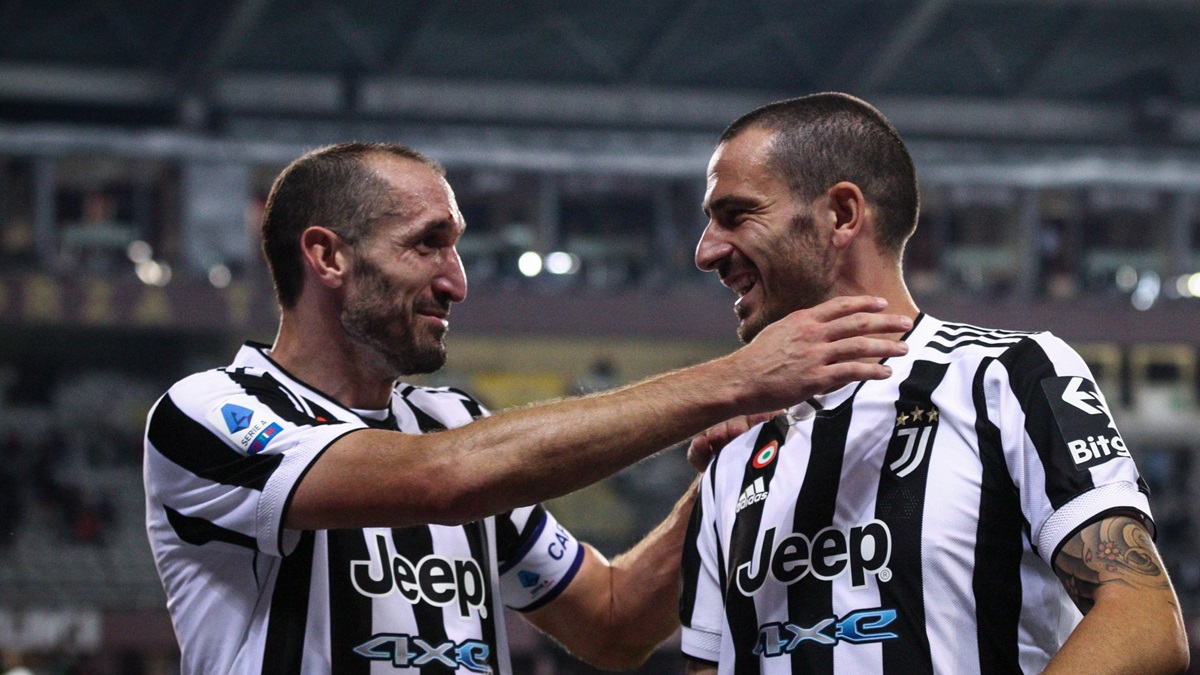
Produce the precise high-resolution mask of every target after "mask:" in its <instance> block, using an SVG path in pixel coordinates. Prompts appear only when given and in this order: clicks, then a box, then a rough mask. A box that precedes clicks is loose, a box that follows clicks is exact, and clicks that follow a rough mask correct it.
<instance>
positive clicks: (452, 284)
mask: <svg viewBox="0 0 1200 675" xmlns="http://www.w3.org/2000/svg"><path fill="white" fill-rule="evenodd" d="M433 290H434V291H436V292H437V293H438V294H440V295H444V296H445V297H446V298H447V299H448V300H450V302H462V301H463V300H465V299H466V297H467V271H466V270H465V269H463V265H462V259H461V258H459V257H458V251H457V250H456V249H454V248H451V249H450V250H449V253H447V254H446V257H445V260H444V261H443V263H442V269H441V271H440V272H439V274H438V276H437V277H436V278H435V279H434V280H433Z"/></svg>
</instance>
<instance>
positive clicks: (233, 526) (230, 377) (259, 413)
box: [146, 369, 362, 555]
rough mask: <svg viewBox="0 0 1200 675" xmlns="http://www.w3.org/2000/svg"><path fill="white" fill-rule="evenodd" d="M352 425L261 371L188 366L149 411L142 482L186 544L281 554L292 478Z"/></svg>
mask: <svg viewBox="0 0 1200 675" xmlns="http://www.w3.org/2000/svg"><path fill="white" fill-rule="evenodd" d="M322 412H323V411H322ZM361 426H362V425H361V424H358V425H354V424H348V423H343V422H341V421H340V420H338V419H336V418H333V417H332V416H328V417H326V416H325V415H322V414H319V413H317V412H314V411H313V410H311V409H305V408H304V407H303V405H302V404H301V402H300V401H298V400H296V399H295V398H293V397H291V396H290V395H289V394H287V393H286V392H285V390H283V389H282V387H281V386H279V384H278V382H277V381H275V380H274V378H272V377H271V376H270V375H269V374H267V373H261V372H259V373H256V372H254V371H253V370H251V369H237V371H236V372H228V373H227V372H226V371H209V372H206V373H200V374H197V375H193V376H192V377H189V378H187V379H185V380H183V381H181V382H179V383H178V384H176V385H175V386H174V387H172V388H171V389H170V390H169V391H168V392H167V394H166V395H165V396H163V398H162V399H160V400H159V402H158V403H157V404H156V405H155V407H154V410H153V411H152V412H151V414H150V417H149V421H148V423H147V430H146V485H147V491H148V493H149V496H150V497H151V498H152V499H156V500H158V501H160V502H161V504H162V506H163V510H164V512H165V514H166V518H167V521H168V523H169V524H170V526H171V527H172V528H173V529H174V530H175V531H176V532H177V533H178V534H179V536H180V538H182V539H183V540H184V541H186V542H188V543H192V544H204V543H209V542H213V541H218V542H224V543H228V544H234V545H240V546H245V547H249V548H255V549H256V550H259V551H261V552H263V553H267V554H270V555H284V554H286V553H287V552H289V551H290V550H291V549H292V548H293V547H294V546H295V545H296V543H297V542H298V538H299V532H296V531H289V532H286V533H285V531H284V530H283V517H284V513H285V511H286V508H287V505H288V502H289V501H290V499H291V495H292V493H293V492H294V490H295V488H296V486H297V485H298V484H299V481H300V478H301V477H302V476H303V475H304V473H305V472H306V471H307V470H308V468H309V467H310V466H311V465H312V463H313V461H314V460H315V459H316V458H317V457H318V456H320V454H321V453H322V452H323V451H324V450H325V449H326V448H327V447H329V446H330V445H331V444H332V443H333V442H334V441H335V440H337V439H338V438H340V437H341V436H343V435H345V434H347V433H349V432H351V431H355V430H357V429H359V428H361Z"/></svg>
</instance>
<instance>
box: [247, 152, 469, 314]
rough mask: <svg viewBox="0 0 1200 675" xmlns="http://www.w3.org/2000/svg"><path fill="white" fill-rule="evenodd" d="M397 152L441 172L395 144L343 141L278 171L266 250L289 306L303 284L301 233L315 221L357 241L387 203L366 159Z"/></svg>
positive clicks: (267, 214) (278, 291) (278, 292)
mask: <svg viewBox="0 0 1200 675" xmlns="http://www.w3.org/2000/svg"><path fill="white" fill-rule="evenodd" d="M381 155H384V156H387V155H390V156H393V157H400V158H403V159H409V160H412V161H414V162H418V163H420V164H423V165H425V166H426V167H428V168H429V169H431V170H432V171H434V172H436V173H437V174H438V175H439V176H445V175H446V171H445V169H443V168H442V166H441V165H440V164H438V163H437V162H435V161H433V160H432V159H429V158H428V157H426V156H425V155H422V154H421V153H419V152H417V151H416V150H413V149H412V148H409V147H406V146H403V145H399V144H396V143H359V142H354V143H341V144H339V145H330V146H327V147H323V148H317V149H316V150H313V151H311V152H308V153H306V154H305V155H304V156H303V157H300V158H299V159H297V160H296V161H294V162H292V163H291V164H289V165H288V166H287V168H285V169H284V170H283V171H282V172H280V174H279V176H278V177H277V178H276V179H275V183H274V184H273V185H272V186H271V192H270V194H269V195H268V196H267V205H266V209H265V210H264V211H263V221H262V249H263V255H264V256H265V257H266V259H267V266H268V267H269V268H270V270H271V280H272V282H273V283H274V284H275V296H276V297H277V298H278V299H279V304H280V305H282V306H283V307H284V308H285V309H288V308H291V307H294V306H295V304H296V301H297V300H298V299H299V298H300V290H301V288H302V287H303V284H304V265H303V262H302V259H301V256H300V234H301V233H302V232H304V230H305V229H307V228H308V227H310V226H312V225H320V226H322V227H327V228H329V229H330V230H332V231H333V232H335V233H337V235H338V236H340V237H342V238H344V239H346V240H347V241H349V242H351V243H354V242H356V241H358V240H359V239H361V238H363V236H364V235H365V234H367V228H368V226H369V225H370V224H371V222H372V221H373V220H375V219H376V218H378V217H379V216H380V215H382V214H383V213H384V212H385V210H386V209H387V207H388V190H387V184H386V183H385V182H384V181H383V179H382V178H380V177H379V176H378V175H377V174H376V173H375V172H374V170H372V168H371V166H370V165H369V163H368V159H369V158H370V157H372V156H381Z"/></svg>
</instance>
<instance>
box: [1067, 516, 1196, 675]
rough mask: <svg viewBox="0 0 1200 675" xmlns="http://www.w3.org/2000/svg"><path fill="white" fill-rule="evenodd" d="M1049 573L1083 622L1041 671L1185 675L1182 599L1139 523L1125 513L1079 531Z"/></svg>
mask: <svg viewBox="0 0 1200 675" xmlns="http://www.w3.org/2000/svg"><path fill="white" fill-rule="evenodd" d="M1054 570H1055V572H1056V573H1057V574H1058V577H1059V579H1061V580H1062V582H1063V585H1064V586H1065V587H1066V589H1067V591H1068V592H1069V593H1070V594H1071V598H1072V599H1073V600H1074V601H1075V605H1076V606H1077V607H1079V611H1081V612H1083V614H1084V617H1083V621H1081V622H1080V623H1079V625H1078V626H1077V627H1076V628H1075V631H1074V632H1073V633H1071V637H1070V638H1068V639H1067V642H1066V643H1065V644H1064V645H1063V647H1062V649H1061V650H1059V652H1058V654H1057V655H1056V656H1055V657H1054V658H1053V659H1052V660H1051V661H1050V665H1049V667H1047V668H1046V670H1045V671H1044V672H1046V673H1064V674H1065V673H1085V672H1086V673H1094V674H1096V675H1100V674H1102V673H1147V674H1149V673H1182V672H1184V671H1186V670H1187V667H1188V660H1189V655H1188V643H1187V634H1186V632H1185V630H1184V626H1183V616H1182V614H1181V613H1180V608H1179V599H1178V598H1177V597H1175V591H1174V589H1173V588H1172V587H1171V581H1170V579H1168V578H1167V570H1166V568H1165V567H1164V566H1163V563H1162V559H1161V558H1160V557H1159V555H1158V550H1157V549H1155V547H1154V542H1153V541H1152V540H1151V538H1150V533H1149V532H1148V531H1147V530H1146V527H1145V526H1144V525H1143V524H1142V523H1141V521H1140V520H1137V519H1134V518H1131V517H1129V516H1127V515H1115V516H1110V517H1106V518H1103V519H1102V520H1099V521H1097V522H1094V523H1090V524H1088V525H1086V526H1084V527H1083V528H1082V529H1081V530H1080V531H1079V532H1078V533H1076V534H1075V535H1074V536H1073V537H1071V539H1070V540H1069V541H1068V542H1067V543H1066V544H1065V545H1064V546H1063V548H1062V551H1061V552H1059V554H1058V556H1057V557H1056V558H1055V560H1054Z"/></svg>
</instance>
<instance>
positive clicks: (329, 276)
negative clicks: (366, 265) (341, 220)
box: [300, 225, 350, 288]
mask: <svg viewBox="0 0 1200 675" xmlns="http://www.w3.org/2000/svg"><path fill="white" fill-rule="evenodd" d="M349 253H350V245H349V244H348V243H347V242H346V240H344V239H342V238H341V237H339V236H338V235H337V233H336V232H334V231H333V230H330V229H328V228H325V227H320V226H316V225H314V226H312V227H309V228H307V229H306V230H304V231H303V232H301V233H300V255H301V257H302V258H303V260H304V264H305V266H307V267H308V269H309V271H310V272H312V274H313V276H314V277H315V278H316V280H317V281H318V282H320V283H321V284H324V285H325V286H327V287H329V288H339V287H340V286H341V285H342V282H343V279H344V278H345V275H346V273H347V268H348V265H349V260H350V255H349Z"/></svg>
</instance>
